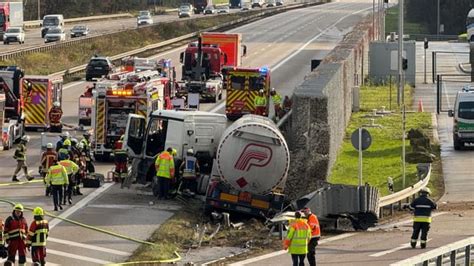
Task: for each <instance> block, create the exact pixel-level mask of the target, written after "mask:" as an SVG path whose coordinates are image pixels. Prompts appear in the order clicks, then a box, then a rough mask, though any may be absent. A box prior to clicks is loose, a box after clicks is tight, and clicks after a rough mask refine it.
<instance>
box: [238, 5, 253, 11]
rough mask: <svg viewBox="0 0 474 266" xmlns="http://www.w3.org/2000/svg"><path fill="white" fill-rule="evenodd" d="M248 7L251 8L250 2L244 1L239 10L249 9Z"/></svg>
mask: <svg viewBox="0 0 474 266" xmlns="http://www.w3.org/2000/svg"><path fill="white" fill-rule="evenodd" d="M250 9H252V4H250V3H244V4H243V5H242V7H241V8H240V11H247V10H250Z"/></svg>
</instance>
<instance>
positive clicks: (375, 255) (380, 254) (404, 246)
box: [369, 238, 431, 258]
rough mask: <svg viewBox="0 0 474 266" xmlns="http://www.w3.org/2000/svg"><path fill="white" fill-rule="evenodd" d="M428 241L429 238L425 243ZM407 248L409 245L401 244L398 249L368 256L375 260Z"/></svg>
mask: <svg viewBox="0 0 474 266" xmlns="http://www.w3.org/2000/svg"><path fill="white" fill-rule="evenodd" d="M429 241H431V238H429V239H428V240H426V242H429ZM408 247H410V243H406V244H402V245H400V246H399V247H396V248H392V249H389V250H385V251H381V252H378V253H374V254H371V255H369V256H370V257H376V258H377V257H381V256H384V255H387V254H390V253H393V252H396V251H399V250H402V249H406V248H408Z"/></svg>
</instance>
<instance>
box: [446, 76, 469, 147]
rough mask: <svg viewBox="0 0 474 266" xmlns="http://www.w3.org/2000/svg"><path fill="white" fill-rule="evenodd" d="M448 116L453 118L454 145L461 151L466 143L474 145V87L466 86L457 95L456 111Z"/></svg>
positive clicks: (450, 112)
mask: <svg viewBox="0 0 474 266" xmlns="http://www.w3.org/2000/svg"><path fill="white" fill-rule="evenodd" d="M448 115H449V116H450V117H453V145H454V149H455V150H460V149H461V148H462V147H463V146H464V143H474V86H473V85H466V86H464V88H463V89H462V91H459V92H458V93H457V95H456V101H455V103H454V110H449V111H448Z"/></svg>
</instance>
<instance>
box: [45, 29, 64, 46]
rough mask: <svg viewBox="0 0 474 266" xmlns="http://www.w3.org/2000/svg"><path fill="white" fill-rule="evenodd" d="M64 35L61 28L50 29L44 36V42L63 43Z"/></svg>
mask: <svg viewBox="0 0 474 266" xmlns="http://www.w3.org/2000/svg"><path fill="white" fill-rule="evenodd" d="M65 40H66V34H65V33H64V30H63V29H62V28H50V29H49V30H48V32H47V33H46V35H45V36H44V42H45V43H48V42H57V41H65Z"/></svg>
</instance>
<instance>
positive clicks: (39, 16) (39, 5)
mask: <svg viewBox="0 0 474 266" xmlns="http://www.w3.org/2000/svg"><path fill="white" fill-rule="evenodd" d="M40 11H41V0H38V20H41V12H40Z"/></svg>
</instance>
